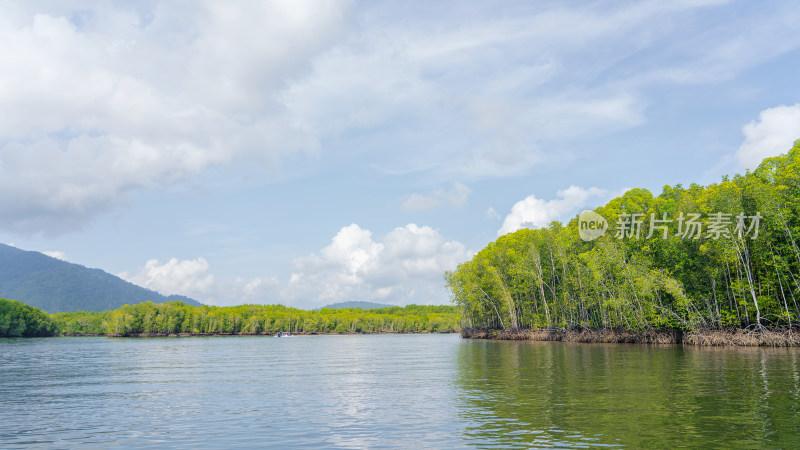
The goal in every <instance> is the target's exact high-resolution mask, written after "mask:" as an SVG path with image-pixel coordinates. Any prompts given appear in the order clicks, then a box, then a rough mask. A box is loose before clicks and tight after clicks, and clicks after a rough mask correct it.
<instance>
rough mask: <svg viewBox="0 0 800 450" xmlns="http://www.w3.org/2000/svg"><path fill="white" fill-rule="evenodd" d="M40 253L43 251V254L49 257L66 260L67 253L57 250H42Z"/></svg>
mask: <svg viewBox="0 0 800 450" xmlns="http://www.w3.org/2000/svg"><path fill="white" fill-rule="evenodd" d="M42 253H44V254H45V255H47V256H49V257H51V258H55V259H60V260H62V261H66V260H67V254H66V253H64V252H60V251H58V250H52V251H44V252H42Z"/></svg>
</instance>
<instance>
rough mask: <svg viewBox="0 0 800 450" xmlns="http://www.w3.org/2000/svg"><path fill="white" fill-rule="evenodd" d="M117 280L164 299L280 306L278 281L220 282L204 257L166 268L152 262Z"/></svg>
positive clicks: (173, 261)
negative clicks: (124, 281)
mask: <svg viewBox="0 0 800 450" xmlns="http://www.w3.org/2000/svg"><path fill="white" fill-rule="evenodd" d="M117 276H118V277H120V278H122V279H124V280H127V281H130V282H131V283H134V284H137V285H139V286H142V287H146V288H148V289H152V290H154V291H156V292H159V293H161V294H163V295H172V294H178V295H185V296H187V297H191V298H194V299H195V300H199V301H201V302H202V303H205V304H209V305H240V304H243V303H256V304H268V303H277V302H278V293H279V292H280V289H279V284H280V283H279V281H278V279H277V278H276V277H266V276H265V277H256V278H252V279H245V278H242V277H236V278H234V279H232V280H220V279H219V278H218V277H216V276H214V275H213V274H212V273H211V265H210V264H209V263H208V261H207V260H206V259H205V258H203V257H198V258H196V259H180V260H179V259H177V258H171V259H169V260H168V261H166V262H165V263H163V264H162V263H161V262H160V261H159V260H158V259H151V260H148V261H147V263H145V265H144V267H142V268H141V269H139V270H138V271H137V272H136V273H135V274H134V275H130V273H128V272H122V273H118V274H117Z"/></svg>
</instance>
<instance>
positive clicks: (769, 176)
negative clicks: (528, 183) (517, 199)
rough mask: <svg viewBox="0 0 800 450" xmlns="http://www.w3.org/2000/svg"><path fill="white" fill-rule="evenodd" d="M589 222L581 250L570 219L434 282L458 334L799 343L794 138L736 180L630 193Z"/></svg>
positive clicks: (798, 168) (799, 199)
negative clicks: (452, 307) (445, 292)
mask: <svg viewBox="0 0 800 450" xmlns="http://www.w3.org/2000/svg"><path fill="white" fill-rule="evenodd" d="M588 216H592V217H594V219H592V222H591V223H589V222H584V225H585V227H584V229H583V232H584V238H586V240H584V239H581V232H580V230H579V220H578V218H574V219H572V220H571V221H570V222H568V223H567V224H562V223H560V222H552V223H551V224H550V225H549V226H547V227H545V228H540V229H521V230H518V231H516V232H513V233H509V234H505V235H503V236H500V237H499V238H497V240H495V241H494V242H490V243H489V244H488V245H487V246H486V247H485V248H484V249H482V250H481V251H479V252H478V253H476V254H475V255H474V256H473V257H472V259H471V260H469V261H466V262H463V263H461V264H460V265H459V266H458V268H457V269H456V270H454V271H452V272H447V273H445V281H446V283H447V287H448V289H449V291H450V295H451V299H452V301H453V303H455V304H456V305H457V306H458V309H459V312H460V317H461V328H462V330H464V331H463V332H462V336H464V337H466V338H491V339H511V340H517V339H530V340H557V341H568V342H642V343H682V344H691V345H710V346H714V345H747V346H753V345H759V346H798V345H800V342H798V334H799V333H800V330H798V325H800V140H798V141H796V142H795V143H794V146H793V148H792V149H791V150H789V152H788V153H786V154H783V155H780V156H776V157H773V158H767V159H765V160H764V161H763V162H762V163H761V164H760V165H759V166H758V168H757V169H756V170H754V171H747V172H746V173H745V174H743V175H735V176H733V177H729V176H725V177H723V179H722V180H721V181H720V182H719V183H716V184H711V185H708V186H700V185H697V184H692V185H690V186H688V187H684V186H682V185H680V184H678V185H675V186H664V188H663V190H662V192H661V194H659V195H658V196H654V195H653V194H652V193H650V192H649V191H648V190H646V189H632V190H629V191H627V192H626V193H624V194H623V195H622V196H620V197H617V198H615V199H613V200H611V201H609V202H608V203H607V204H606V205H604V206H601V207H599V208H596V209H595V210H594V211H593V213H590V214H589V215H588ZM588 216H587V217H588ZM590 225H591V226H590ZM591 230H595V231H597V233H596V234H592V235H590V236H586V234H587V233H588V232H590V231H591ZM558 330H562V331H558ZM563 330H570V331H563Z"/></svg>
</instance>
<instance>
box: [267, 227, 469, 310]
mask: <svg viewBox="0 0 800 450" xmlns="http://www.w3.org/2000/svg"><path fill="white" fill-rule="evenodd" d="M470 256H471V254H470V252H468V251H467V250H466V248H465V247H464V245H463V244H462V243H460V242H457V241H447V240H445V239H444V237H443V236H442V235H441V234H439V232H438V231H436V230H434V229H433V228H431V227H427V226H417V225H415V224H408V225H406V226H404V227H399V228H395V229H394V230H393V231H391V232H389V233H388V234H386V235H385V236H383V238H382V239H378V240H375V239H373V236H372V232H371V231H370V230H366V229H363V228H361V227H360V226H358V225H357V224H351V225H348V226H346V227H343V228H342V229H341V230H339V232H338V233H337V234H336V236H334V237H333V239H332V240H331V244H330V245H328V246H327V247H325V248H323V249H321V250H320V251H319V252H318V253H312V254H310V255H308V256H306V257H302V258H297V259H295V261H294V264H293V266H294V267H293V273H292V275H291V278H290V281H289V284H288V285H287V287H286V288H285V289H284V290H283V292H282V298H283V299H284V300H285V301H286V302H288V303H297V302H310V303H312V304H315V305H322V304H326V303H331V302H336V301H346V300H368V301H382V302H389V303H395V304H398V303H410V302H414V303H441V302H442V301H443V300H445V298H446V296H445V292H444V286H443V281H442V274H443V273H444V271H445V270H451V269H454V268H455V267H456V266H457V265H458V264H459V263H460V262H463V261H465V260H466V259H468V258H469V257H470Z"/></svg>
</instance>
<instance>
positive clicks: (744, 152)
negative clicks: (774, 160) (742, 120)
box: [736, 103, 800, 169]
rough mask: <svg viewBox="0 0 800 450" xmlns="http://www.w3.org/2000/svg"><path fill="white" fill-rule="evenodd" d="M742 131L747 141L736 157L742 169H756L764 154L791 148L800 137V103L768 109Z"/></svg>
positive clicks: (783, 151)
mask: <svg viewBox="0 0 800 450" xmlns="http://www.w3.org/2000/svg"><path fill="white" fill-rule="evenodd" d="M742 132H743V133H744V142H743V143H742V145H741V146H740V147H739V149H738V150H737V151H736V159H737V161H738V163H739V167H740V168H741V169H755V168H756V167H758V165H759V164H760V163H761V161H762V160H763V159H764V158H769V157H771V156H778V155H780V154H781V153H786V152H788V151H789V150H790V149H791V148H792V145H793V144H794V141H795V140H797V139H800V103H797V104H795V105H794V106H786V105H782V106H777V107H775V108H769V109H765V110H763V111H761V113H760V114H759V117H758V120H757V121H756V120H754V121H752V122H750V123H748V124H747V125H745V126H744V127H743V128H742Z"/></svg>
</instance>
